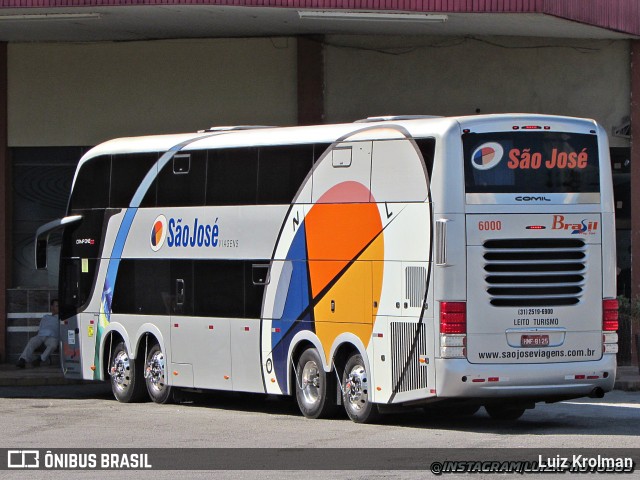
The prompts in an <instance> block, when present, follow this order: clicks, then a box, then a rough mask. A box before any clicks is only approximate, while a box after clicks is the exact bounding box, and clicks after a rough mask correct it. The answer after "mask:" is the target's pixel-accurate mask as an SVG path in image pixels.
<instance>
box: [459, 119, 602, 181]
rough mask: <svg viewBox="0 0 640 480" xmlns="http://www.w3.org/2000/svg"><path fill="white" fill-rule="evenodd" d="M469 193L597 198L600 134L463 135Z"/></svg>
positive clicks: (501, 133) (520, 133) (527, 133)
mask: <svg viewBox="0 0 640 480" xmlns="http://www.w3.org/2000/svg"><path fill="white" fill-rule="evenodd" d="M462 143H463V147H464V171H465V186H466V192H467V193H578V192H580V193H597V192H599V191H600V170H599V164H598V142H597V137H596V135H585V134H578V133H559V132H530V131H529V132H496V133H467V134H464V135H463V136H462Z"/></svg>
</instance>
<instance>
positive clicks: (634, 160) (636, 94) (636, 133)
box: [631, 40, 640, 364]
mask: <svg viewBox="0 0 640 480" xmlns="http://www.w3.org/2000/svg"><path fill="white" fill-rule="evenodd" d="M631 298H632V299H636V300H638V301H640V40H631ZM636 334H640V331H638V328H637V327H636V326H635V325H634V326H633V329H632V331H631V345H632V347H631V352H632V361H633V363H634V364H638V352H637V351H636V345H635V335H636Z"/></svg>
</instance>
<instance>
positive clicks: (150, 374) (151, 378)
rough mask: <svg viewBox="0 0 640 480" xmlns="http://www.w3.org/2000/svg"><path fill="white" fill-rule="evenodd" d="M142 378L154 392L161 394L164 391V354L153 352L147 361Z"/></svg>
mask: <svg viewBox="0 0 640 480" xmlns="http://www.w3.org/2000/svg"><path fill="white" fill-rule="evenodd" d="M144 378H146V379H147V384H148V385H149V387H151V388H153V389H154V390H155V391H157V392H161V391H162V390H163V389H164V387H165V381H164V354H163V353H162V352H155V353H154V354H153V355H152V357H151V358H150V359H149V361H148V362H147V367H146V368H145V372H144Z"/></svg>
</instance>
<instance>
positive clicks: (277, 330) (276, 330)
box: [271, 327, 280, 333]
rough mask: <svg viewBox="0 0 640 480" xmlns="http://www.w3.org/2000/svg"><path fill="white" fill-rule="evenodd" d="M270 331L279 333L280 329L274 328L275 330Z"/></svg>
mask: <svg viewBox="0 0 640 480" xmlns="http://www.w3.org/2000/svg"><path fill="white" fill-rule="evenodd" d="M271 331H272V332H273V333H280V329H279V328H277V327H276V328H272V329H271Z"/></svg>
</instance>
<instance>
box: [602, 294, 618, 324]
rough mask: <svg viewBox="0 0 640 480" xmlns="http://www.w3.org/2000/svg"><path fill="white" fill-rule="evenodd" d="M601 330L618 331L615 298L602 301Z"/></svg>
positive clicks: (616, 302) (616, 301)
mask: <svg viewBox="0 0 640 480" xmlns="http://www.w3.org/2000/svg"><path fill="white" fill-rule="evenodd" d="M602 330H603V331H605V332H615V331H616V330H618V300H616V299H615V298H610V299H607V300H602Z"/></svg>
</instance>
